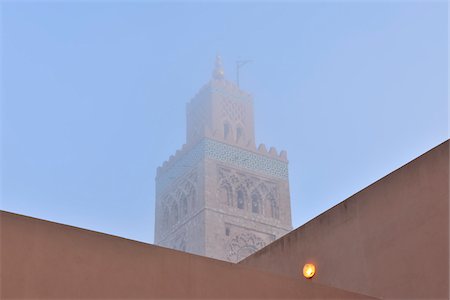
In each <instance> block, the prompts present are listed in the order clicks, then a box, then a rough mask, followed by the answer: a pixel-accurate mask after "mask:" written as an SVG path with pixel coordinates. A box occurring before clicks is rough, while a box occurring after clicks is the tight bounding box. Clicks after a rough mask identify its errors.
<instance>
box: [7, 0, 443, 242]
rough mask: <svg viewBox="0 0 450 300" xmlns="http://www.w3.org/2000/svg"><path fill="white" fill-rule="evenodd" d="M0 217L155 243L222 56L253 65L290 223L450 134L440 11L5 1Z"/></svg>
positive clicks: (248, 71)
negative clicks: (160, 211)
mask: <svg viewBox="0 0 450 300" xmlns="http://www.w3.org/2000/svg"><path fill="white" fill-rule="evenodd" d="M1 10H2V11H1V25H2V27H1V59H2V61H1V62H2V64H1V105H2V110H1V129H2V132H1V142H2V157H1V171H2V182H1V206H0V207H1V209H4V210H8V211H12V212H17V213H21V214H25V215H30V216H33V217H38V218H43V219H48V220H52V221H56V222H61V223H65V224H70V225H74V226H78V227H83V228H88V229H93V230H97V231H101V232H106V233H111V234H115V235H119V236H123V237H127V238H131V239H136V240H141V241H145V242H152V241H153V223H154V216H153V213H154V212H153V208H154V188H155V184H154V177H155V174H156V168H157V167H158V166H159V165H160V164H162V162H163V161H164V160H166V159H167V158H168V157H169V156H170V155H171V154H174V153H175V151H176V150H177V149H179V148H180V147H181V145H182V144H183V143H184V141H185V106H186V102H188V101H189V99H191V97H192V96H193V95H194V94H195V93H196V92H197V90H198V89H199V88H200V87H201V86H202V85H203V84H204V83H206V82H207V81H208V80H209V78H210V74H211V71H212V67H213V62H214V57H215V55H216V53H217V52H220V53H221V55H222V58H223V62H224V67H225V72H226V73H225V75H226V77H228V78H229V79H231V80H234V78H235V75H234V74H235V69H234V63H235V61H236V60H237V59H251V60H252V61H253V62H252V63H251V64H249V65H247V66H246V67H245V68H244V69H243V70H242V73H241V87H242V88H243V89H245V90H246V91H248V92H250V93H252V94H253V96H254V105H255V126H256V140H257V143H265V144H266V145H267V146H269V147H270V146H275V147H276V148H277V149H278V150H281V149H286V150H287V152H288V158H289V161H290V163H289V178H290V189H291V202H292V215H293V225H294V227H298V226H300V225H301V224H303V223H305V222H307V221H308V220H310V219H311V218H313V217H315V216H317V215H318V214H320V213H322V212H324V211H325V210H327V209H328V208H330V207H332V206H333V205H335V204H337V203H339V202H340V201H342V200H344V199H346V198H347V197H349V196H351V195H352V194H354V193H355V192H357V191H359V190H360V189H362V188H364V187H366V186H367V185H369V184H371V183H373V182H374V181H376V180H377V179H379V178H381V177H382V176H384V175H386V174H388V173H389V172H391V171H393V170H395V169H396V168H398V167H400V166H402V165H403V164H405V163H407V162H408V161H410V160H412V159H413V158H415V157H417V156H418V155H420V154H422V153H423V152H425V151H427V150H429V149H430V148H432V147H434V146H436V145H437V144H439V143H441V142H443V141H444V140H446V139H447V138H448V23H447V18H448V7H447V3H446V2H445V1H440V2H431V1H423V2H405V1H401V2H391V1H371V2H365V3H364V2H357V1H351V2H287V3H278V2H264V3H256V2H230V3H226V2H222V3H220V4H207V3H201V2H191V3H184V4H181V3H162V2H145V1H136V2H131V3H129V2H126V1H123V2H117V1H115V2H112V1H111V2H108V1H83V2H78V3H76V2H63V3H57V2H53V1H51V2H50V1H49V2H17V1H6V2H5V1H4V2H2V4H1Z"/></svg>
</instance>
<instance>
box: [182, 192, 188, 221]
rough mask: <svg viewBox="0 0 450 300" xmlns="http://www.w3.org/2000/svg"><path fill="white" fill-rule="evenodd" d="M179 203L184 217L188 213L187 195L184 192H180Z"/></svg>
mask: <svg viewBox="0 0 450 300" xmlns="http://www.w3.org/2000/svg"><path fill="white" fill-rule="evenodd" d="M180 203H181V215H182V216H183V217H185V216H186V215H187V213H188V204H187V197H186V195H185V194H184V193H182V194H181V197H180Z"/></svg>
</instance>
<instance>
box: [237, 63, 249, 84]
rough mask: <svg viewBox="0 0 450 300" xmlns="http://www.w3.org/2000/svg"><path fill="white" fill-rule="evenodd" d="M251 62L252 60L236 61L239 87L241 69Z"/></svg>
mask: <svg viewBox="0 0 450 300" xmlns="http://www.w3.org/2000/svg"><path fill="white" fill-rule="evenodd" d="M249 62H251V60H237V61H236V83H237V86H238V87H239V69H240V68H242V67H243V66H245V65H246V64H248V63H249Z"/></svg>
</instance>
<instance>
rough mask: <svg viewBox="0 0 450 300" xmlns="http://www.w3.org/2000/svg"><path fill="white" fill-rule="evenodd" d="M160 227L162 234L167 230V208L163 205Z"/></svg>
mask: <svg viewBox="0 0 450 300" xmlns="http://www.w3.org/2000/svg"><path fill="white" fill-rule="evenodd" d="M162 227H163V228H162V230H163V231H164V232H165V231H167V230H169V208H168V207H167V205H164V207H163V214H162Z"/></svg>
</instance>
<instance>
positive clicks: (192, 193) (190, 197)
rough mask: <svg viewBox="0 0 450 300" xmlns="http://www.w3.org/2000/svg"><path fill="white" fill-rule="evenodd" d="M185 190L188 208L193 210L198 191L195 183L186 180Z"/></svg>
mask: <svg viewBox="0 0 450 300" xmlns="http://www.w3.org/2000/svg"><path fill="white" fill-rule="evenodd" d="M184 191H185V193H186V199H187V203H188V210H190V211H191V212H192V211H194V210H195V205H196V201H197V191H196V189H195V185H194V183H192V182H191V181H189V180H186V183H185V184H184Z"/></svg>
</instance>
